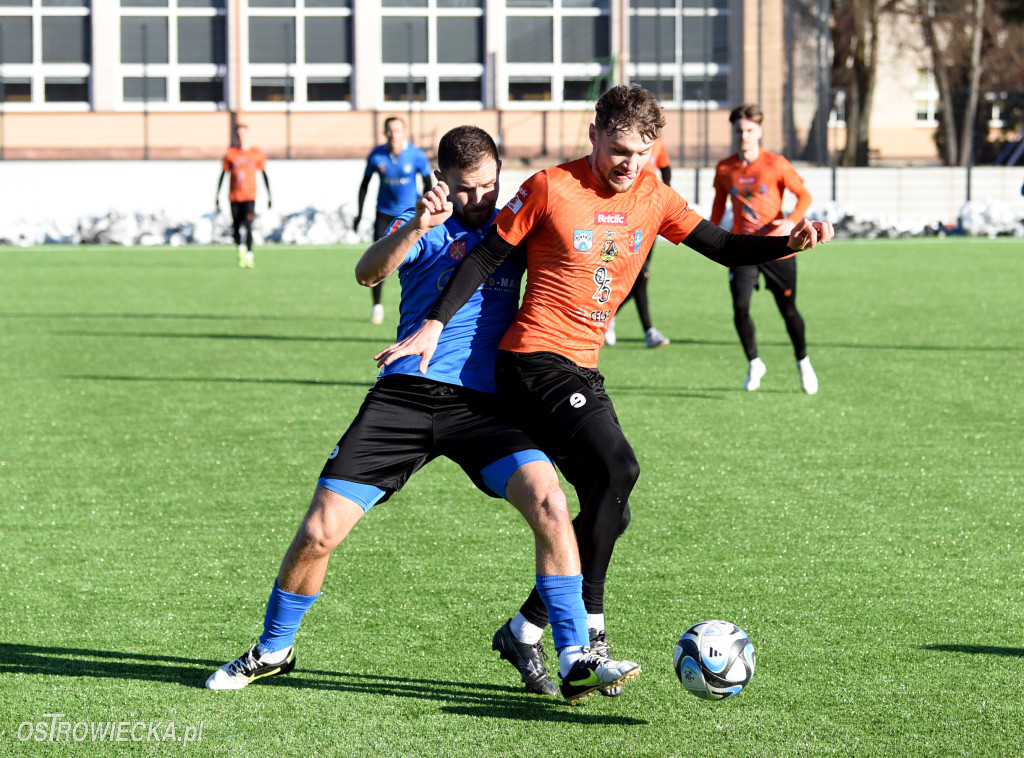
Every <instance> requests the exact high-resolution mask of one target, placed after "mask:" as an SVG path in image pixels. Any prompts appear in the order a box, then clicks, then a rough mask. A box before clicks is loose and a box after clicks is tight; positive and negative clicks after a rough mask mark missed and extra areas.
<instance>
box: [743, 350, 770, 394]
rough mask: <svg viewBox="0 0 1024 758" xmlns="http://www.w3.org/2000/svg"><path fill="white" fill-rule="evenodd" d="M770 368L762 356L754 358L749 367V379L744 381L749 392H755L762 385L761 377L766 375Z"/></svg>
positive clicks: (744, 385) (744, 386) (744, 387)
mask: <svg viewBox="0 0 1024 758" xmlns="http://www.w3.org/2000/svg"><path fill="white" fill-rule="evenodd" d="M767 371H768V368H767V367H766V366H765V365H764V361H762V360H761V359H760V358H754V360H752V361H751V362H750V368H748V369H747V380H746V381H745V382H743V389H745V390H747V391H748V392H753V391H754V390H756V389H757V388H758V387H760V386H761V377H763V376H764V375H765V373H766V372H767Z"/></svg>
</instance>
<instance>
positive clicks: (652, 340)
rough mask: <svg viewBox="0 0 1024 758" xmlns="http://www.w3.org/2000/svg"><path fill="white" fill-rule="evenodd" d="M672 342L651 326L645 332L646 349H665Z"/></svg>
mask: <svg viewBox="0 0 1024 758" xmlns="http://www.w3.org/2000/svg"><path fill="white" fill-rule="evenodd" d="M671 344H672V341H671V340H670V339H669V338H668V337H666V336H665V335H664V334H662V333H661V332H659V331H658V330H657V329H655V328H654V327H653V326H652V327H651V328H650V329H648V330H647V347H665V346H666V345H671Z"/></svg>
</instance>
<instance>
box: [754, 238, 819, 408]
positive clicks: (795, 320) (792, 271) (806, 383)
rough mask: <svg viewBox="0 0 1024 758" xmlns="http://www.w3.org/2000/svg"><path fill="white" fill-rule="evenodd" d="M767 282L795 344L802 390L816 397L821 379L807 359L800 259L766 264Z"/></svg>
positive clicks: (794, 351)
mask: <svg viewBox="0 0 1024 758" xmlns="http://www.w3.org/2000/svg"><path fill="white" fill-rule="evenodd" d="M765 280H766V281H767V283H768V288H769V289H770V290H771V291H772V294H773V295H774V296H775V304H776V305H777V306H778V307H779V313H781V314H782V319H783V321H784V322H785V323H786V331H787V332H788V333H789V339H790V341H791V342H792V343H793V353H794V355H795V357H796V368H797V372H798V373H799V374H800V386H801V388H803V391H804V392H806V393H807V394H808V395H813V394H814V393H816V392H817V391H818V377H817V375H816V374H815V373H814V368H813V367H812V366H811V360H810V358H808V357H807V339H806V337H805V335H804V319H803V316H801V315H800V311H798V310H797V308H796V258H787V259H785V260H781V261H772V262H771V263H768V264H765Z"/></svg>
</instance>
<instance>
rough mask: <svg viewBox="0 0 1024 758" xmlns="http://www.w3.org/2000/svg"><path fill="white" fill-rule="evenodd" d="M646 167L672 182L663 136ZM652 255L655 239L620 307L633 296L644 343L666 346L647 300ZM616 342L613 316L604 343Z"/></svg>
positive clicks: (665, 340)
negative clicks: (655, 324) (655, 326)
mask: <svg viewBox="0 0 1024 758" xmlns="http://www.w3.org/2000/svg"><path fill="white" fill-rule="evenodd" d="M644 169H645V170H647V171H650V172H651V173H652V174H653V173H655V172H657V171H660V172H661V181H663V182H665V184H672V160H671V159H670V158H669V157H668V150H666V149H665V143H664V142H662V140H661V137H658V139H656V140H654V147H653V148H652V149H651V159H650V160H649V161H648V162H647V165H646V166H644ZM652 255H654V240H651V249H650V250H648V251H647V258H646V259H645V260H644V265H643V268H641V269H640V274H639V275H638V276H637V278H636V281H635V282H634V283H633V289H631V290H630V291H629V294H628V295H626V300H623V301H622V304H621V305H620V306H619V307H620V308H621V307H622V306H623V305H625V304H626V301H627V300H629V299H630V298H632V299H633V301H634V302H635V303H636V310H637V313H638V314H639V315H640V325H641V326H642V327H643V330H644V344H646V345H647V347H665V346H666V345H668V344H670V342H671V341H670V340H669V338H668V337H666V336H665V335H664V334H662V333H661V332H659V331H658V330H657V329H655V328H654V324H653V323H651V308H650V304H649V302H648V300H647V280H648V279H650V277H651V272H650V265H651V256H652ZM615 342H616V337H615V316H612V319H611V321H609V322H608V331H606V332H605V334H604V344H606V345H614V344H615Z"/></svg>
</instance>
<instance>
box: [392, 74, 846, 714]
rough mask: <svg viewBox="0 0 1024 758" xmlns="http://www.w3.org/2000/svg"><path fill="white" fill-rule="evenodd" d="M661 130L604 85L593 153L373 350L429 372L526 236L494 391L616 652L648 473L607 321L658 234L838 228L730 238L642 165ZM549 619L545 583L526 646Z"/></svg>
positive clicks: (738, 251) (540, 180)
mask: <svg viewBox="0 0 1024 758" xmlns="http://www.w3.org/2000/svg"><path fill="white" fill-rule="evenodd" d="M664 124H665V118H664V116H663V115H662V112H661V107H660V106H659V105H658V101H657V100H656V99H655V98H654V96H653V95H652V94H651V93H650V92H648V91H647V90H645V89H643V88H642V87H639V86H632V87H625V86H617V87H612V88H611V89H610V90H608V91H607V92H605V93H604V94H603V95H602V96H601V98H600V99H599V100H598V101H597V105H596V114H595V118H594V123H593V124H591V126H590V142H591V145H592V150H591V153H590V155H589V156H588V157H586V158H580V159H579V160H575V161H571V162H569V163H564V164H562V165H560V166H556V167H554V168H550V169H546V170H544V171H541V172H539V173H537V174H534V175H533V176H531V177H530V178H529V179H527V180H526V182H524V183H523V185H522V186H521V187H520V188H519V191H518V192H517V193H516V195H515V197H513V198H512V200H510V201H509V203H508V204H507V205H506V206H505V207H504V208H503V209H502V210H501V212H500V213H499V214H498V216H497V219H496V222H495V226H494V227H493V228H492V229H491V230H490V231H489V232H488V234H487V236H486V237H484V239H483V240H482V241H481V242H480V244H478V245H477V246H476V247H475V248H474V249H473V250H472V251H471V252H469V253H467V255H466V257H465V258H464V259H463V261H462V263H461V264H460V265H459V267H458V268H457V269H456V270H455V273H454V274H452V276H451V278H450V280H449V281H448V284H447V285H446V286H445V289H444V290H443V291H442V293H441V298H440V299H439V301H438V303H437V305H436V306H435V307H434V309H433V310H432V311H431V313H430V314H429V315H428V317H427V318H426V319H425V320H424V321H423V325H422V326H421V327H420V329H419V330H418V331H417V332H415V333H413V334H412V335H410V336H409V337H407V338H406V339H404V340H402V341H400V342H397V343H395V344H394V345H391V346H389V347H388V348H386V349H385V350H383V351H382V352H380V353H378V355H377V356H376V357H377V360H378V361H379V363H380V364H381V365H387V364H390V363H392V362H394V361H395V360H397V359H399V358H400V357H402V356H406V355H418V356H420V371H421V372H424V371H426V369H427V366H428V365H429V364H430V359H431V356H432V355H433V353H434V350H435V349H436V346H437V339H438V335H439V334H440V333H441V330H442V329H444V326H445V324H446V323H447V322H448V320H449V319H450V318H451V317H452V315H453V314H454V313H455V312H456V311H457V310H458V308H459V306H460V305H461V304H462V303H464V302H465V301H466V300H467V299H468V298H469V297H470V296H471V295H472V294H473V292H475V291H476V289H477V287H479V286H480V284H481V283H483V282H484V281H485V280H486V279H487V277H488V276H489V274H490V272H491V271H493V269H494V268H495V267H496V266H497V265H498V264H499V262H500V261H501V260H503V259H504V258H505V257H507V256H508V255H509V254H511V252H512V250H513V249H514V248H515V247H516V246H517V245H519V244H520V243H522V242H525V243H526V245H527V264H526V265H527V284H526V292H525V294H524V297H523V303H522V306H521V307H520V309H519V312H518V314H517V316H516V319H515V321H514V322H513V323H512V326H511V327H509V330H508V331H507V332H506V333H505V337H504V338H503V339H502V341H501V345H500V350H499V353H498V360H497V368H496V374H497V376H496V378H497V384H498V390H499V392H501V393H503V394H504V395H505V397H506V398H507V402H508V404H509V406H510V407H514V408H515V409H516V414H517V420H518V421H519V422H520V423H521V424H522V426H523V428H524V429H528V430H529V433H530V435H531V437H532V438H533V439H534V440H535V441H536V442H538V443H539V444H540V446H541V448H542V449H544V450H545V451H546V452H547V453H548V454H549V455H552V456H553V457H555V458H556V460H557V462H558V464H559V466H560V467H561V468H562V471H563V473H565V475H566V478H567V479H568V480H569V482H570V483H571V484H572V485H573V487H575V488H576V492H577V494H578V496H579V501H580V512H579V515H577V517H576V518H575V519H574V520H573V526H574V528H575V530H576V538H577V541H578V543H579V549H580V561H581V564H582V568H583V599H584V605H585V606H586V609H587V613H588V626H589V627H590V638H591V647H592V648H595V649H597V650H607V644H608V642H607V635H606V633H605V623H604V585H605V577H606V575H607V571H608V565H609V562H610V561H611V556H612V549H613V547H614V546H615V541H616V539H618V537H619V535H620V534H622V532H623V531H624V530H625V529H626V526H627V525H628V524H629V518H630V510H629V495H630V493H631V492H632V490H633V486H634V485H635V484H636V481H637V478H638V476H639V475H640V466H639V464H638V463H637V458H636V455H635V454H634V452H633V448H632V447H631V446H630V444H629V442H628V441H627V440H626V437H625V435H624V434H623V432H622V428H621V426H620V425H619V420H618V418H617V417H616V415H615V409H614V407H613V406H612V402H611V400H610V399H609V397H608V395H607V394H606V393H605V390H604V377H602V376H601V373H600V372H599V371H598V370H597V356H598V352H599V351H600V349H601V345H602V344H603V343H604V332H605V327H606V326H607V324H608V319H610V318H611V316H612V314H614V313H615V310H616V308H617V307H618V306H619V304H620V303H621V302H622V300H623V298H625V296H626V293H628V292H629V290H630V289H631V288H632V286H633V281H634V280H635V279H636V276H637V274H638V273H639V271H640V268H641V267H642V266H643V262H644V258H645V257H646V255H647V251H648V249H649V248H650V242H651V241H652V240H653V239H654V238H655V237H656V236H657V235H659V234H660V235H661V236H662V237H665V238H666V239H667V240H669V241H670V242H673V243H675V244H679V243H684V244H686V245H687V246H688V247H690V248H692V249H694V250H696V251H697V252H699V253H701V254H703V255H705V256H707V257H708V258H710V259H712V260H714V261H716V262H718V263H721V264H723V265H727V266H737V265H756V264H758V263H762V262H764V261H768V260H774V259H776V258H782V257H785V256H788V255H793V254H794V253H795V252H797V251H799V250H805V249H807V248H811V247H814V246H815V245H816V244H818V243H819V242H827V241H828V240H829V239H831V238H832V235H833V230H832V225H831V224H830V223H828V222H827V221H826V222H811V221H804V222H802V223H800V224H799V225H797V226H796V227H795V228H794V229H793V231H792V232H791V233H790V235H789V236H788V237H762V236H752V235H741V234H731V233H729V232H726V231H725V230H724V229H721V228H720V227H718V226H715V225H714V224H711V223H709V222H708V221H706V220H705V219H703V218H701V217H700V216H699V215H697V214H696V213H695V212H694V211H693V209H692V208H690V206H689V204H688V203H687V202H686V201H685V200H684V199H683V198H682V197H680V196H679V194H678V193H676V192H675V191H674V190H673V189H672V188H671V187H669V186H668V185H666V184H664V183H663V182H660V181H658V179H657V177H655V176H654V175H653V174H652V173H651V172H649V171H644V170H643V168H644V166H645V165H646V163H647V161H648V160H649V158H650V154H651V150H652V148H653V145H654V140H655V139H656V138H657V136H658V133H659V131H660V130H661V128H662V127H663V126H664ZM546 623H547V616H546V613H545V609H544V604H543V602H541V600H540V596H539V595H538V594H537V591H536V588H535V589H534V591H533V592H531V593H530V596H529V598H528V599H527V601H526V602H525V603H524V604H523V606H522V607H521V608H520V611H519V613H518V614H517V615H516V616H515V618H513V619H512V620H511V623H510V627H511V630H512V632H513V633H514V634H515V635H516V637H517V639H519V640H520V641H522V642H524V643H529V642H530V641H531V640H533V641H536V640H537V639H539V636H540V633H542V631H543V627H544V626H545V624H546ZM602 691H603V692H605V694H607V695H616V694H618V692H617V691H616V690H615V689H614V688H607V691H605V690H602Z"/></svg>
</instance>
